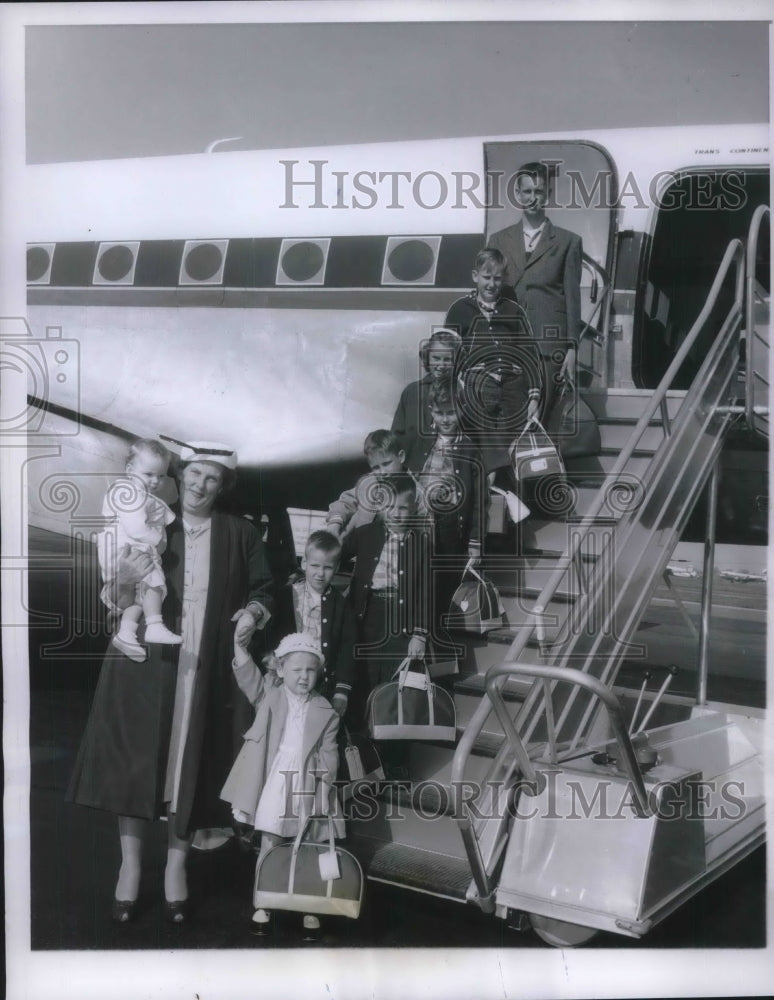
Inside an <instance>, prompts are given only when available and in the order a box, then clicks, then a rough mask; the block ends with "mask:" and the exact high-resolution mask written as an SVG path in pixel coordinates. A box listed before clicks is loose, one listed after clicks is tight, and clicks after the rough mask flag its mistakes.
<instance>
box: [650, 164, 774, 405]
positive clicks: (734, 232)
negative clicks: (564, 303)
mask: <svg viewBox="0 0 774 1000" xmlns="http://www.w3.org/2000/svg"><path fill="white" fill-rule="evenodd" d="M768 197H769V173H768V170H764V169H758V170H751V169H741V168H734V169H713V170H697V171H690V172H684V173H681V174H679V175H677V176H676V178H675V180H674V181H673V182H672V183H671V184H669V185H668V186H667V187H666V188H665V189H664V190H663V191H662V193H661V196H660V199H659V206H660V207H659V208H658V209H657V214H656V217H655V224H654V227H653V230H652V237H651V241H650V252H649V253H647V252H646V253H645V254H644V255H643V271H642V273H641V276H640V281H639V283H638V300H639V301H638V308H636V309H635V317H636V318H635V327H634V341H633V345H632V357H633V362H632V365H633V372H632V374H633V377H634V382H635V385H637V386H639V387H641V388H645V389H654V388H655V387H656V386H657V385H658V383H659V381H660V379H661V377H662V376H663V375H664V372H666V370H667V368H668V367H669V365H670V364H671V362H672V359H673V358H674V356H675V355H676V354H677V352H678V350H679V349H680V345H681V344H682V343H683V341H684V340H685V337H686V335H687V334H688V332H689V330H690V329H691V326H692V325H693V323H694V321H695V319H696V317H697V316H698V315H699V312H700V311H701V308H702V306H703V305H704V303H705V301H706V299H707V294H708V292H709V289H710V286H711V284H712V281H713V279H714V277H715V274H716V272H717V268H718V265H719V263H720V260H721V258H722V256H723V253H724V251H725V249H726V247H727V246H728V244H729V242H730V241H731V240H732V239H740V240H742V241H744V240H746V238H747V233H748V230H749V227H750V220H751V219H752V216H753V213H754V211H755V209H756V208H757V207H758V205H763V204H766V203H767V202H768ZM758 245H759V248H760V253H759V260H758V261H757V262H756V272H757V274H756V277H757V279H758V281H759V282H760V283H761V285H762V286H763V287H764V288H765V289H766V291H768V290H769V284H770V282H769V240H768V233H762V234H761V239H760V240H759V244H758ZM724 294H725V295H726V296H727V295H729V294H731V289H730V286H729V287H728V288H726V289H724ZM722 297H723V296H721V298H722ZM728 304H729V303H728V301H721V302H719V303H718V307H717V308H718V312H719V314H722V313H723V312H724V310H725V309H726V308H727V307H728ZM711 333H712V330H711V328H710V329H709V330H708V334H711ZM707 347H708V344H704V343H702V342H701V338H700V339H699V342H697V344H696V349H695V350H694V352H693V353H692V355H691V356H690V357H689V358H688V359H687V361H686V363H685V365H684V366H683V368H682V369H681V371H680V373H679V375H678V377H677V379H676V381H675V382H674V384H673V388H675V389H685V388H687V387H688V386H689V385H690V384H691V381H692V380H693V378H694V377H695V375H696V372H697V371H698V369H699V366H700V365H701V363H702V361H703V360H704V357H705V354H706V348H707Z"/></svg>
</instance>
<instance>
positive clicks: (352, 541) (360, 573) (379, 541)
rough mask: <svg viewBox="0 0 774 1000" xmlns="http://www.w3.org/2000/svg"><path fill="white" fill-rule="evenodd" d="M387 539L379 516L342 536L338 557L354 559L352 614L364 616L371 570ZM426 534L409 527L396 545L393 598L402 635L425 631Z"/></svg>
mask: <svg viewBox="0 0 774 1000" xmlns="http://www.w3.org/2000/svg"><path fill="white" fill-rule="evenodd" d="M386 540H387V529H386V528H385V526H384V522H383V521H382V519H381V518H377V519H376V520H375V521H372V522H371V524H364V525H362V526H361V527H359V528H355V530H354V531H353V532H352V533H351V534H349V535H347V537H346V538H345V539H344V544H343V547H342V552H341V557H342V560H347V559H352V558H354V559H355V569H354V572H353V574H352V582H351V584H350V587H349V601H350V603H351V605H352V607H353V609H354V612H355V617H356V618H358V619H359V620H360V621H362V620H363V618H364V617H365V613H366V609H367V607H368V601H369V599H370V596H371V586H372V583H373V578H374V570H375V569H376V565H377V563H378V562H379V557H380V556H381V554H382V549H383V548H384V543H385V541H386ZM429 557H430V553H429V538H428V536H427V532H425V531H421V530H418V529H410V530H409V531H407V532H406V534H405V535H404V538H403V541H402V543H401V545H400V548H399V557H398V579H399V581H400V583H399V587H398V594H397V600H398V602H399V609H400V627H401V630H402V631H403V632H404V633H405V634H406V635H412V634H418V635H426V634H427V630H428V619H429V607H428V604H429V591H428V584H429V567H430V558H429Z"/></svg>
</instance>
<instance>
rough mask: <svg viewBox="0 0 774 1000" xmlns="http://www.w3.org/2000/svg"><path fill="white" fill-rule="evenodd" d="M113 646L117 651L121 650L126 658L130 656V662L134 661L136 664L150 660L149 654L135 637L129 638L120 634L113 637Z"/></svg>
mask: <svg viewBox="0 0 774 1000" xmlns="http://www.w3.org/2000/svg"><path fill="white" fill-rule="evenodd" d="M113 645H114V646H115V647H116V649H120V650H121V652H122V653H123V654H124V656H128V657H129V659H130V660H134V662H135V663H144V662H145V660H146V659H147V658H148V654H147V652H146V651H145V650H144V649H143V648H142V646H141V645H140V644H139V642H137V638H136V637H135V636H129V637H127V636H124V635H121V633H120V632H118V633H117V634H116V635H114V636H113Z"/></svg>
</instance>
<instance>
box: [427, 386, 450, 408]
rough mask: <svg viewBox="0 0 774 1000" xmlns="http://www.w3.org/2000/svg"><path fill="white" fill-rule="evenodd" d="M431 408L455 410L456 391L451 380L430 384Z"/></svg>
mask: <svg viewBox="0 0 774 1000" xmlns="http://www.w3.org/2000/svg"><path fill="white" fill-rule="evenodd" d="M429 400H430V408H431V409H433V408H435V409H436V410H453V409H454V393H453V392H452V387H451V383H450V382H439V383H438V384H436V385H431V386H430V393H429Z"/></svg>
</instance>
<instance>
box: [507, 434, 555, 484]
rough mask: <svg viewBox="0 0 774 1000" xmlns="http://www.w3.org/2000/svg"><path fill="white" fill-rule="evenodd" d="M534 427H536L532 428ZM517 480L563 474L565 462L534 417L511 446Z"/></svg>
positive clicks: (512, 463) (522, 480)
mask: <svg viewBox="0 0 774 1000" xmlns="http://www.w3.org/2000/svg"><path fill="white" fill-rule="evenodd" d="M532 428H534V429H532ZM509 454H510V458H511V465H512V466H513V471H514V474H515V476H516V481H517V482H520V483H521V482H524V480H525V479H538V478H540V477H542V476H557V475H558V476H563V475H564V463H563V462H562V458H561V455H560V454H559V452H558V451H557V450H556V447H555V446H554V443H553V441H552V440H551V438H550V437H549V436H548V433H547V432H546V429H545V427H543V425H542V424H541V423H540V422H539V421H538V420H536V419H535V418H533V419H532V420H531V421H529V422H528V423H527V426H526V427H525V428H524V430H523V431H522V432H521V434H520V435H519V436H518V437H517V438H516V440H515V441H514V442H513V444H512V445H511V447H510V452H509Z"/></svg>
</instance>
